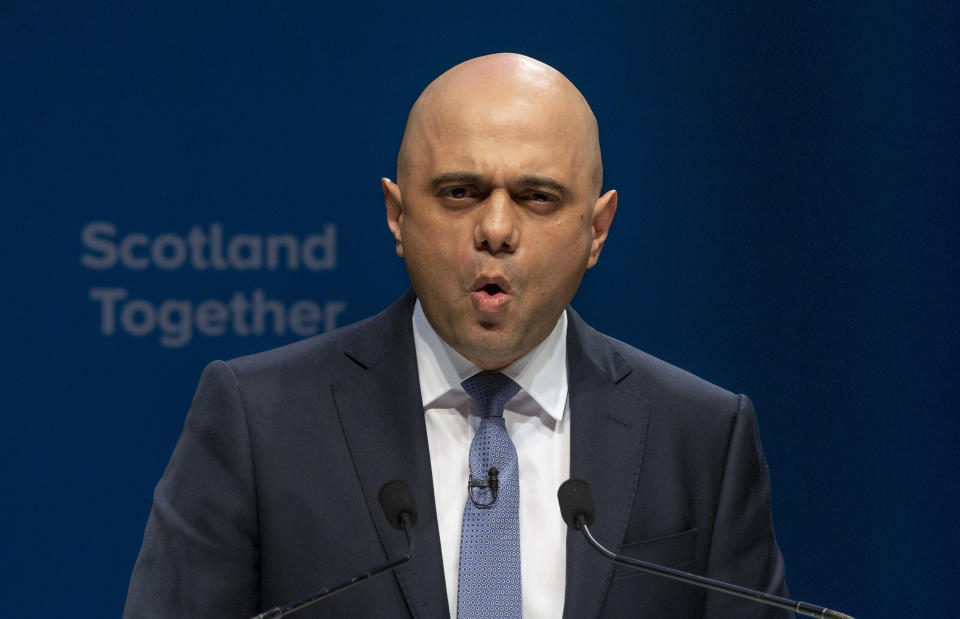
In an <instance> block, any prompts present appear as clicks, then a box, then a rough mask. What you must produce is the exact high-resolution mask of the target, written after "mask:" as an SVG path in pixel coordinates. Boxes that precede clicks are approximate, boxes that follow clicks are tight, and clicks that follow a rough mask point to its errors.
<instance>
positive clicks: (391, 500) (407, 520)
mask: <svg viewBox="0 0 960 619" xmlns="http://www.w3.org/2000/svg"><path fill="white" fill-rule="evenodd" d="M377 499H378V500H379V501H380V507H381V509H383V513H384V515H386V517H387V521H388V522H389V523H390V525H391V526H393V527H394V528H395V529H402V530H403V532H404V534H405V535H406V537H407V553H406V554H405V555H404V556H402V557H400V558H399V559H396V560H394V561H390V562H389V563H384V564H383V565H380V566H378V567H375V568H373V569H371V570H369V571H366V572H364V573H363V574H360V575H359V576H354V577H353V578H351V579H350V580H348V581H346V582H342V583H340V584H339V585H336V586H333V587H330V588H328V589H323V590H321V591H317V592H316V593H313V594H311V595H308V596H307V597H305V598H303V599H301V600H298V601H296V602H294V603H292V604H288V605H287V606H283V607H280V606H278V607H276V608H272V609H270V610H267V611H264V612H262V613H260V614H259V615H256V616H254V617H253V618H252V619H278V618H279V617H284V616H286V615H289V614H290V613H292V612H295V611H298V610H300V609H301V608H305V607H307V606H310V605H311V604H313V603H315V602H319V601H320V600H323V599H326V598H328V597H330V596H332V595H334V594H336V593H340V592H341V591H343V590H344V589H347V588H349V587H352V586H353V585H355V584H357V583H358V582H361V581H364V580H366V579H368V578H371V577H373V576H377V575H378V574H382V573H384V572H389V571H390V570H393V569H396V568H397V567H399V566H401V565H403V564H404V563H406V562H407V561H409V560H410V559H412V558H413V553H414V551H415V550H416V548H415V546H414V538H413V526H414V525H415V524H417V502H416V501H415V500H414V498H413V493H412V492H411V491H410V486H408V485H407V483H406V482H404V481H400V480H399V479H396V480H394V481H389V482H387V483H385V484H383V486H381V487H380V494H379V495H378V496H377Z"/></svg>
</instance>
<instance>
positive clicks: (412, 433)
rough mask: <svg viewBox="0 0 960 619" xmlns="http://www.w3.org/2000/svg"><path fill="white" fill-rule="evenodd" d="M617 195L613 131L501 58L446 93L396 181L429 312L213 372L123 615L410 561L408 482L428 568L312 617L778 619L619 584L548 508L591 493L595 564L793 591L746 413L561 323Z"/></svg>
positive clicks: (399, 219)
mask: <svg viewBox="0 0 960 619" xmlns="http://www.w3.org/2000/svg"><path fill="white" fill-rule="evenodd" d="M601 183H602V163H601V157H600V147H599V140H598V131H597V124H596V120H595V119H594V116H593V114H592V112H591V111H590V108H589V106H588V105H587V102H586V101H585V100H584V98H583V97H582V95H581V94H580V93H579V91H577V89H576V88H575V87H574V86H573V84H571V83H570V82H569V81H568V80H567V79H566V78H564V77H563V76H562V75H561V74H560V73H558V72H557V71H556V70H554V69H552V68H551V67H549V66H547V65H544V64H542V63H540V62H538V61H535V60H533V59H530V58H527V57H523V56H518V55H512V54H496V55H492V56H485V57H481V58H476V59H473V60H470V61H468V62H465V63H463V64H461V65H458V66H456V67H454V68H453V69H451V70H450V71H448V72H446V73H445V74H443V75H442V76H440V77H439V78H437V80H435V81H434V82H433V83H432V84H430V85H429V86H428V87H427V89H426V90H425V91H424V92H423V93H422V94H421V96H420V97H419V99H418V100H417V101H416V103H415V104H414V106H413V109H412V110H411V112H410V116H409V118H408V121H407V127H406V130H405V132H404V136H403V142H402V145H401V148H400V154H399V157H398V164H397V182H396V183H394V182H392V181H389V180H387V179H383V181H382V185H383V191H384V196H385V202H386V209H387V224H388V226H389V228H390V231H391V232H392V233H393V236H394V239H395V242H396V250H397V254H398V255H399V256H401V257H402V258H403V259H404V260H405V262H406V265H407V270H408V273H409V275H410V280H411V283H412V288H413V291H412V293H410V294H408V295H406V296H405V297H403V298H401V299H400V300H399V301H397V302H396V303H395V304H394V305H393V306H391V307H390V308H389V309H387V310H386V311H385V312H384V313H383V314H380V315H379V316H376V317H374V318H371V319H368V320H366V321H363V322H361V323H358V324H356V325H352V326H349V327H346V328H344V329H341V330H338V331H336V332H334V333H331V334H327V335H323V336H319V337H316V338H312V339H309V340H306V341H303V342H299V343H297V344H293V345H290V346H287V347H284V348H280V349H277V350H273V351H268V352H265V353H262V354H260V355H254V356H252V357H246V358H242V359H237V360H234V361H231V362H228V363H222V362H217V363H214V364H211V365H210V366H209V367H208V368H207V370H206V371H205V373H204V376H203V378H202V379H201V382H200V386H199V387H198V390H197V394H196V396H195V399H194V402H193V405H192V406H191V410H190V414H189V416H188V418H187V422H186V425H185V427H184V432H183V435H182V437H181V439H180V442H179V443H178V445H177V448H176V451H175V452H174V455H173V457H172V459H171V462H170V465H169V467H168V469H167V471H166V473H165V474H164V477H163V479H162V480H161V482H160V484H159V486H158V487H157V492H156V496H155V501H154V507H153V511H152V513H151V516H150V521H149V523H148V525H147V530H146V534H145V537H144V543H143V549H142V551H141V554H140V557H139V559H138V561H137V565H136V568H135V570H134V574H133V577H132V580H131V584H130V592H129V594H128V598H127V608H126V611H125V616H127V617H131V618H133V617H213V616H215V617H244V616H250V615H253V614H255V613H256V612H258V611H259V610H260V609H265V608H271V607H274V606H277V605H281V604H284V603H285V602H289V601H292V600H295V599H298V598H300V597H302V596H304V595H306V594H308V593H310V592H311V591H313V590H316V589H318V588H321V587H323V586H327V585H331V584H334V583H337V582H340V581H342V580H344V579H346V578H349V577H350V576H352V575H354V574H358V573H360V572H362V571H364V570H365V569H367V568H369V567H371V566H374V565H377V564H379V563H382V562H383V561H385V560H386V559H387V558H388V557H397V556H399V555H400V554H401V553H402V552H403V550H404V548H405V541H404V539H403V536H402V535H401V534H399V533H398V532H397V531H395V530H393V529H392V528H391V527H390V525H389V524H388V523H387V522H386V520H385V517H384V515H383V514H382V513H381V511H380V508H379V506H378V505H377V498H376V495H377V492H378V490H379V488H380V487H381V485H382V484H384V483H385V482H387V481H389V480H391V479H396V478H399V479H404V480H406V481H407V482H408V483H409V484H410V487H411V488H412V491H413V493H414V495H415V496H416V498H417V501H418V505H419V512H420V514H419V522H418V524H417V527H416V532H417V540H418V552H417V555H416V556H415V558H414V559H413V560H412V561H411V562H410V563H408V564H406V565H404V566H403V567H401V568H400V569H398V570H397V571H396V572H395V573H394V574H393V575H389V576H382V577H380V578H378V579H376V580H372V581H369V582H365V583H363V584H362V585H359V586H357V587H355V588H353V589H350V590H348V591H346V592H344V593H342V594H340V595H339V596H337V597H334V598H331V599H329V600H326V601H324V602H322V603H320V604H318V605H316V606H314V607H311V608H310V609H308V610H304V611H303V612H302V613H301V615H300V616H302V617H310V616H312V617H346V616H350V617H409V616H415V617H445V616H448V614H449V615H451V616H456V615H458V614H459V615H460V616H461V617H466V616H489V614H488V613H490V612H493V611H492V610H490V609H496V611H497V612H498V613H502V614H498V615H497V616H519V614H520V612H521V611H522V613H523V616H526V617H528V618H529V617H559V616H561V614H562V615H563V616H565V617H577V618H579V617H597V616H603V617H624V616H649V617H727V616H730V617H747V616H764V617H766V616H777V615H776V613H774V612H771V611H769V610H767V609H765V608H763V607H753V606H751V605H750V603H749V602H745V601H743V600H738V599H736V598H729V597H725V596H723V595H722V594H719V593H708V592H704V591H701V590H699V589H695V588H693V587H690V586H687V585H682V584H679V583H675V582H672V581H668V580H664V579H660V578H657V577H653V576H647V575H643V574H638V573H633V572H630V571H629V570H625V569H621V568H619V567H618V568H616V569H615V568H614V566H613V565H612V564H611V563H609V562H607V561H606V560H605V559H603V558H602V557H599V556H598V555H596V554H595V553H594V552H593V551H592V550H591V549H589V548H588V547H587V545H586V544H585V543H584V542H583V540H581V539H579V534H578V533H573V532H568V531H567V529H566V527H565V525H564V524H563V522H562V520H561V518H560V515H559V511H558V509H557V504H556V498H555V497H556V490H557V487H558V486H559V484H560V483H561V482H562V481H563V480H565V479H567V478H568V477H571V476H572V477H579V478H583V479H586V480H587V481H588V482H589V483H590V484H591V485H592V487H593V491H594V495H595V500H596V503H597V520H596V523H595V525H594V526H593V527H592V529H593V532H594V534H595V535H596V536H597V537H598V538H599V539H600V540H601V541H602V542H603V543H605V544H607V545H609V546H612V547H614V548H616V549H618V550H620V551H621V552H622V553H624V554H628V555H631V556H636V557H638V558H641V559H646V560H650V561H654V562H658V563H661V564H665V565H669V566H674V567H681V568H682V569H686V570H690V571H694V572H697V573H701V574H706V575H708V576H711V577H714V578H718V579H721V580H727V581H731V582H734V583H737V584H741V585H745V586H749V587H754V588H758V589H762V590H766V591H770V592H774V593H779V594H783V593H784V592H785V589H784V577H783V562H782V559H781V557H780V552H779V549H778V548H777V545H776V542H775V539H774V535H773V530H772V526H771V522H770V509H769V482H768V477H767V471H766V465H765V462H764V460H763V456H762V454H761V452H760V447H759V443H758V438H757V429H756V421H755V418H754V415H753V412H752V409H751V406H750V403H749V401H748V400H747V399H746V398H745V397H743V396H739V397H738V396H735V395H733V394H730V393H728V392H726V391H724V390H722V389H720V388H718V387H715V386H712V385H710V384H708V383H705V382H703V381H701V380H700V379H697V378H695V377H693V376H691V375H689V374H687V373H685V372H683V371H681V370H679V369H677V368H674V367H672V366H669V365H667V364H665V363H663V362H661V361H658V360H656V359H653V358H651V357H649V356H647V355H645V354H643V353H641V352H639V351H637V350H635V349H633V348H631V347H629V346H627V345H625V344H623V343H621V342H618V341H616V340H613V339H611V338H608V337H606V336H603V335H601V334H599V333H597V332H596V331H593V330H592V329H591V328H590V327H589V326H587V325H586V324H585V323H584V322H583V321H582V320H581V319H580V318H579V317H578V316H577V315H576V313H574V312H573V311H572V310H571V309H569V308H568V304H569V303H570V301H571V299H572V298H573V296H574V293H575V292H576V290H577V287H578V286H579V283H580V280H581V278H582V277H583V275H584V272H585V270H586V269H588V268H590V267H592V266H593V265H594V264H596V262H597V260H598V258H599V255H600V252H601V250H602V248H603V244H604V242H605V240H606V238H607V233H608V231H609V229H610V225H611V223H612V221H613V217H614V213H615V211H616V207H617V194H616V192H615V191H608V192H606V193H601V191H600V189H601ZM488 372H497V373H496V374H490V373H488ZM474 379H477V380H483V381H487V380H488V379H490V380H494V381H495V382H497V384H498V385H501V386H503V385H508V389H509V394H508V395H505V396H503V397H500V396H497V397H500V400H503V401H502V402H500V403H501V405H503V404H504V402H505V406H506V409H505V410H504V409H503V407H502V406H501V408H500V409H499V410H498V411H493V412H490V411H486V412H484V411H483V410H480V409H483V407H484V405H483V404H481V400H482V398H483V397H484V396H483V390H484V389H486V387H483V388H481V389H479V395H478V388H477V387H476V384H477V383H476V382H472V381H474ZM498 388H499V387H498ZM468 393H469V395H468ZM498 393H501V392H498ZM514 394H515V395H514ZM500 415H502V420H501V419H500V418H499V416H500ZM481 416H483V418H482V419H481V418H480V417H481ZM498 424H499V425H498ZM490 428H493V429H492V430H491V429H490ZM504 428H505V429H506V431H507V432H506V433H502V434H496V433H497V432H500V431H501V430H502V429H504ZM488 432H492V433H494V434H490V435H489V436H494V435H495V438H491V439H490V440H491V441H492V442H491V443H489V444H490V445H493V444H494V443H495V444H496V447H495V448H494V447H490V450H493V451H494V452H496V457H497V458H499V457H501V456H503V455H504V454H506V456H504V457H506V458H507V460H510V458H512V460H510V462H513V464H498V465H497V466H500V467H501V468H503V479H502V480H501V482H500V495H499V497H497V496H495V495H492V494H491V492H492V485H491V480H492V479H494V478H495V477H496V474H497V473H498V472H499V471H495V469H496V467H491V468H490V469H489V470H488V469H487V468H486V465H484V466H479V465H477V463H478V462H481V461H483V462H486V460H478V459H477V458H480V457H481V456H480V455H478V453H479V452H478V451H475V450H476V449H477V448H476V445H475V444H476V443H478V442H480V441H481V438H480V437H486V436H488V434H485V433H488ZM507 434H508V435H509V436H508V437H507ZM483 440H487V439H486V438H484V439H483ZM498 441H499V442H498ZM484 445H487V444H486V443H484ZM481 448H483V446H481ZM488 451H489V450H488ZM482 457H484V458H493V457H494V456H491V455H490V454H489V453H487V452H484V455H483V456H482ZM507 460H504V462H506V461H507ZM497 462H500V461H499V460H498V461H497ZM511 467H513V468H511ZM477 468H480V469H482V470H476V469H477ZM517 470H518V471H519V473H516V471H517ZM468 479H469V480H470V482H471V484H473V483H476V486H475V487H472V488H469V489H468V485H467V483H465V482H466V481H467V480H468ZM476 492H478V493H479V494H477V493H476ZM477 497H480V498H477ZM487 509H489V510H490V511H489V512H485V511H484V510H487ZM490 514H495V518H497V519H498V520H497V524H496V526H493V525H491V524H489V522H488V521H486V520H484V518H488V517H490ZM477 540H479V541H477ZM491 565H493V566H497V567H496V569H488V568H489V567H490V566H491ZM485 569H486V571H484V570H485ZM484 604H488V605H489V607H484V606H483V605H484ZM484 608H487V610H483V609H484ZM478 609H480V610H478Z"/></svg>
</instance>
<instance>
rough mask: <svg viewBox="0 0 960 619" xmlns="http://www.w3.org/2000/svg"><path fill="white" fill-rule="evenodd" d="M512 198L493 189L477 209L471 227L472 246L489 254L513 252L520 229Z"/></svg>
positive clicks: (501, 191) (504, 192) (503, 192)
mask: <svg viewBox="0 0 960 619" xmlns="http://www.w3.org/2000/svg"><path fill="white" fill-rule="evenodd" d="M515 207H516V205H515V204H514V203H513V199H512V198H511V197H510V196H509V194H507V192H506V191H503V190H495V191H493V192H491V193H490V196H489V197H487V199H486V200H484V203H483V204H482V205H481V206H480V208H479V209H477V220H476V222H475V224H474V228H473V242H474V246H475V247H476V248H477V249H478V250H480V251H488V252H490V253H491V254H499V253H513V252H514V251H515V250H516V249H517V243H518V241H519V240H520V229H519V227H518V225H517V224H518V222H517V220H516V217H517V212H516V208H515Z"/></svg>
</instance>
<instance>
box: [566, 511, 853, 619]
mask: <svg viewBox="0 0 960 619" xmlns="http://www.w3.org/2000/svg"><path fill="white" fill-rule="evenodd" d="M577 525H578V526H577V528H578V529H580V530H582V531H583V536H584V538H586V540H587V542H588V543H589V544H590V545H591V546H592V547H593V549H594V550H596V551H597V552H599V553H600V554H602V555H603V556H605V557H606V558H608V559H610V560H611V561H613V562H614V563H617V564H620V565H626V566H627V567H632V568H635V569H638V570H640V571H642V572H648V573H650V574H657V575H658V576H663V577H664V578H670V579H671V580H678V581H680V582H683V583H687V584H688V585H697V586H700V587H704V588H707V589H711V590H713V591H719V592H721V593H727V594H729V595H735V596H737V597H740V598H745V599H748V600H753V601H754V602H760V603H761V604H767V605H769V606H776V607H777V608H782V609H784V610H790V611H793V612H795V613H798V614H801V615H805V616H807V617H820V618H821V619H828V618H829V619H853V617H851V616H850V615H845V614H843V613H841V612H838V611H836V610H830V609H829V608H823V607H822V606H816V605H814V604H807V603H806V602H795V601H794V600H791V599H788V598H784V597H780V596H779V595H773V594H770V593H764V592H762V591H754V590H753V589H748V588H746V587H741V586H739V585H732V584H730V583H726V582H721V581H719V580H714V579H712V578H707V577H706V576H698V575H697V574H690V573H688V572H681V571H680V570H675V569H673V568H669V567H663V566H662V565H657V564H655V563H647V562H646V561H641V560H640V559H634V558H632V557H625V556H623V555H618V554H614V553H612V552H610V551H609V550H607V549H606V548H604V547H603V546H602V545H601V544H600V542H598V541H597V540H595V539H594V538H593V535H591V533H590V528H589V527H588V526H587V519H586V516H585V515H584V514H577Z"/></svg>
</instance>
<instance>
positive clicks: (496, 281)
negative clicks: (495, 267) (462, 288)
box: [472, 275, 510, 294]
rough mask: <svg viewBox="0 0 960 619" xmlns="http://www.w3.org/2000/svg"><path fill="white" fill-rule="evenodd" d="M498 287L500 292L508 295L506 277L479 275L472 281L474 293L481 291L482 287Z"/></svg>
mask: <svg viewBox="0 0 960 619" xmlns="http://www.w3.org/2000/svg"><path fill="white" fill-rule="evenodd" d="M490 285H494V286H498V287H499V288H500V290H501V292H504V293H507V294H510V282H509V281H507V278H506V277H503V276H502V275H481V276H479V277H477V279H475V280H473V288H472V290H473V291H474V292H477V291H479V290H481V289H482V288H483V287H484V286H490Z"/></svg>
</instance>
